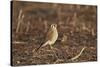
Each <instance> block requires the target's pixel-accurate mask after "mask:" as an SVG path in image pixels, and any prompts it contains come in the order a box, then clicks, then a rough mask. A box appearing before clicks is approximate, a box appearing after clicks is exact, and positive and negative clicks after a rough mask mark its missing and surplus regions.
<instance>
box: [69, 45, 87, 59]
mask: <svg viewBox="0 0 100 67" xmlns="http://www.w3.org/2000/svg"><path fill="white" fill-rule="evenodd" d="M85 48H86V47H83V48H82V50H81V51H80V53H79V54H78V55H76V56H75V57H73V58H71V59H70V60H71V61H73V60H75V59H77V58H79V57H80V56H81V54H82V53H83V51H84V50H85Z"/></svg>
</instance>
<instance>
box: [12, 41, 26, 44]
mask: <svg viewBox="0 0 100 67" xmlns="http://www.w3.org/2000/svg"><path fill="white" fill-rule="evenodd" d="M26 43H27V42H22V41H14V42H12V44H26Z"/></svg>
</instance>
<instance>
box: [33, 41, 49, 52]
mask: <svg viewBox="0 0 100 67" xmlns="http://www.w3.org/2000/svg"><path fill="white" fill-rule="evenodd" d="M47 44H48V41H47V42H45V43H44V44H41V45H40V46H39V47H38V48H37V49H36V50H35V52H37V51H38V50H39V49H40V48H42V47H44V46H46V45H47Z"/></svg>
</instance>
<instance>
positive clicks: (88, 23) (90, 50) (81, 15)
mask: <svg viewBox="0 0 100 67" xmlns="http://www.w3.org/2000/svg"><path fill="white" fill-rule="evenodd" d="M11 6H12V15H11V16H12V22H11V24H12V28H11V30H12V31H11V33H12V36H11V39H12V42H11V61H12V63H11V65H13V66H19V65H40V64H59V63H76V62H87V61H89V62H90V61H96V60H97V7H96V6H92V5H76V4H57V3H39V2H24V1H23V2H22V1H14V2H12V5H11ZM51 24H57V30H58V39H57V41H56V42H55V44H54V45H53V47H54V48H53V49H50V47H49V46H45V47H43V48H41V49H40V50H39V51H38V52H35V49H36V48H38V47H39V46H40V45H41V44H42V43H44V40H45V35H46V32H47V31H48V29H49V28H50V25H51ZM84 47H86V48H85V49H84V51H83V52H82V54H81V55H80V56H79V57H78V58H76V59H75V60H71V61H69V59H71V58H72V57H74V56H76V55H78V54H79V53H80V51H81V50H82V48H84Z"/></svg>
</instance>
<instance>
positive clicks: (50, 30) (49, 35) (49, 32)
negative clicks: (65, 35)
mask: <svg viewBox="0 0 100 67" xmlns="http://www.w3.org/2000/svg"><path fill="white" fill-rule="evenodd" d="M52 36H53V30H52V29H51V28H50V29H49V31H48V32H47V35H46V41H48V40H51V39H52Z"/></svg>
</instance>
